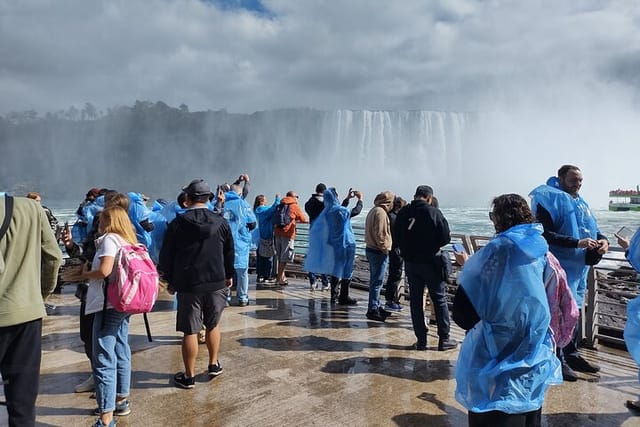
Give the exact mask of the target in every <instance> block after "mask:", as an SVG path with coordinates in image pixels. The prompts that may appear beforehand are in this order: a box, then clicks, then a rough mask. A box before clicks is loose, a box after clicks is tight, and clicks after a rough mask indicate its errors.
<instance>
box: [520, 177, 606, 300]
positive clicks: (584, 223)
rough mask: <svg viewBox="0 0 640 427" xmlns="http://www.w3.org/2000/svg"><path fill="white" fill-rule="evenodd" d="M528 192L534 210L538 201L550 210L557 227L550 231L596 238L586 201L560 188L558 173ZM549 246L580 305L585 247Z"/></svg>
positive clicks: (585, 271)
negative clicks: (565, 274) (544, 183)
mask: <svg viewBox="0 0 640 427" xmlns="http://www.w3.org/2000/svg"><path fill="white" fill-rule="evenodd" d="M529 196H530V197H531V208H532V210H533V212H534V214H535V212H536V209H537V206H538V204H540V205H541V206H542V207H544V208H545V209H546V210H547V211H548V212H549V214H550V215H551V218H552V219H553V224H554V226H555V227H556V229H555V230H553V231H555V232H557V233H559V234H564V235H566V236H572V237H573V238H575V239H578V240H580V239H584V238H587V237H590V238H592V239H597V238H598V223H597V222H596V218H595V217H594V216H593V213H592V212H591V209H590V208H589V205H588V204H587V202H585V201H584V199H583V198H582V197H580V196H578V197H576V198H575V199H574V198H573V197H572V196H571V195H570V194H569V193H567V192H565V191H563V190H561V189H560V184H559V181H558V178H557V177H555V176H553V177H551V178H549V179H548V180H547V184H546V185H541V186H539V187H537V188H535V189H534V190H533V191H532V192H531V193H530V194H529ZM549 249H550V250H551V253H553V254H554V255H555V256H556V258H558V261H560V264H561V265H562V268H564V271H565V272H566V273H567V282H568V284H569V288H570V289H571V293H572V294H573V297H574V298H575V300H576V303H577V304H578V307H582V305H583V302H584V294H585V292H586V288H587V273H588V271H589V266H588V265H585V252H586V249H584V248H564V247H560V246H555V245H551V246H550V247H549Z"/></svg>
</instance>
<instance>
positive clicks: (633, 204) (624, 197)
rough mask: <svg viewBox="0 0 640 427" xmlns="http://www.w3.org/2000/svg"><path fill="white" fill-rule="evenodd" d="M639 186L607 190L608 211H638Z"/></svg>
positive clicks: (639, 209)
mask: <svg viewBox="0 0 640 427" xmlns="http://www.w3.org/2000/svg"><path fill="white" fill-rule="evenodd" d="M639 187H640V186H637V185H636V189H635V190H621V189H617V190H611V191H609V210H610V211H618V212H622V211H640V188H639Z"/></svg>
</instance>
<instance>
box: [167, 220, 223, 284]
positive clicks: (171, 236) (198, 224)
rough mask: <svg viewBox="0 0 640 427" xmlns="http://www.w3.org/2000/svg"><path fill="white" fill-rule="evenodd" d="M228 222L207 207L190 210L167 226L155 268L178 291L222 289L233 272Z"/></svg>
mask: <svg viewBox="0 0 640 427" xmlns="http://www.w3.org/2000/svg"><path fill="white" fill-rule="evenodd" d="M233 261H234V248H233V236H232V234H231V229H230V228H229V224H227V221H225V219H224V218H222V217H221V216H220V215H218V214H215V213H213V212H211V211H210V210H208V209H206V208H197V209H189V210H188V211H186V212H185V213H184V214H182V215H178V216H177V217H176V219H174V220H173V221H172V222H171V223H169V226H168V228H167V233H166V234H165V236H164V241H163V243H162V249H161V250H160V263H159V265H158V270H159V271H160V273H161V274H162V277H163V278H164V280H166V281H167V282H168V283H169V287H170V288H171V289H173V290H174V291H177V292H185V293H197V292H211V291H217V290H219V289H222V288H224V287H225V286H226V285H225V279H230V278H232V277H233V274H234V273H235V269H234V267H233Z"/></svg>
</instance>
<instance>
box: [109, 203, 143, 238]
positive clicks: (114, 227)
mask: <svg viewBox="0 0 640 427" xmlns="http://www.w3.org/2000/svg"><path fill="white" fill-rule="evenodd" d="M100 228H102V230H103V231H104V233H105V234H106V233H115V234H117V235H119V236H120V237H122V238H123V239H124V240H126V241H127V242H129V243H131V244H133V245H135V244H136V243H138V238H137V237H136V232H135V229H134V228H133V224H132V223H131V220H130V219H129V214H127V211H125V210H124V209H122V208H121V207H120V206H110V207H108V208H105V209H104V210H103V211H102V212H100Z"/></svg>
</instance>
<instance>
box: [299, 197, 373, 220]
mask: <svg viewBox="0 0 640 427" xmlns="http://www.w3.org/2000/svg"><path fill="white" fill-rule="evenodd" d="M323 200H324V197H323V196H322V195H320V194H312V195H311V197H310V198H309V200H307V203H305V204H304V210H305V212H306V213H307V215H309V222H313V221H315V219H316V218H318V215H320V213H321V212H322V210H323V209H324V201H323ZM349 200H350V199H349V197H346V198H345V199H344V200H343V201H342V206H343V207H345V208H346V207H347V206H349ZM360 212H362V200H360V199H358V201H357V202H356V205H355V206H354V207H353V209H351V218H353V217H354V216H357V215H360Z"/></svg>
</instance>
